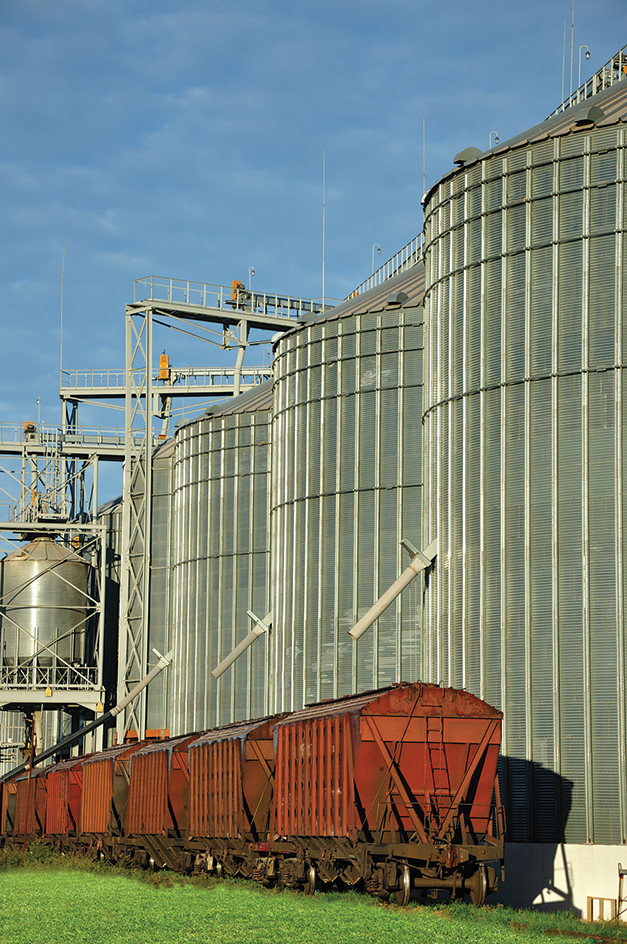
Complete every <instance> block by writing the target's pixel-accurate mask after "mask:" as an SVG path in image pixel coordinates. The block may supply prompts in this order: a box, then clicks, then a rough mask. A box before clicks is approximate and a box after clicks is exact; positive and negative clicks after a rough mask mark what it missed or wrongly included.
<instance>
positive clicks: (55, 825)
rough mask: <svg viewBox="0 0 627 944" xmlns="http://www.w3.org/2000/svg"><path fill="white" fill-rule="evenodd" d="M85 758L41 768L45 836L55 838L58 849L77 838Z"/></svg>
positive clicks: (76, 758)
mask: <svg viewBox="0 0 627 944" xmlns="http://www.w3.org/2000/svg"><path fill="white" fill-rule="evenodd" d="M85 760H86V758H85V757H72V758H71V759H70V760H67V761H64V762H62V763H60V764H56V765H55V766H54V767H53V768H52V769H50V768H46V767H44V772H46V773H47V777H46V830H45V832H46V836H51V837H55V838H56V839H57V840H58V842H59V843H60V845H61V846H63V845H65V844H67V840H68V839H69V838H73V839H75V838H76V837H77V836H78V832H79V825H80V813H81V797H82V792H83V764H84V763H85Z"/></svg>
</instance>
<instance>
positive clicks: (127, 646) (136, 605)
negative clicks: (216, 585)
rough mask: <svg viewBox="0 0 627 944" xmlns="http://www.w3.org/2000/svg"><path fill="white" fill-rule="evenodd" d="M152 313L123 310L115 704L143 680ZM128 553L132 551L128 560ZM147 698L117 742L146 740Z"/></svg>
mask: <svg viewBox="0 0 627 944" xmlns="http://www.w3.org/2000/svg"><path fill="white" fill-rule="evenodd" d="M152 314H153V312H152V309H151V308H146V309H145V310H137V309H130V308H129V306H127V309H126V397H125V411H124V420H125V422H124V433H125V436H124V441H125V451H124V486H123V492H122V495H123V502H122V567H121V583H120V639H119V650H118V701H120V700H121V699H122V698H123V697H124V696H125V695H126V694H127V693H128V691H129V690H130V689H131V688H132V687H133V685H135V684H136V683H137V682H139V680H140V679H141V678H143V676H144V675H145V674H146V671H147V669H146V666H147V662H148V651H147V650H148V631H147V629H148V605H147V601H148V599H149V596H148V591H149V588H150V496H151V467H152V463H151V461H150V460H151V446H152V416H153V398H152V370H151V368H152ZM131 548H134V549H135V550H136V553H134V554H133V557H132V558H131ZM145 703H146V696H145V692H142V694H141V695H140V696H139V697H138V698H137V699H136V700H135V701H134V702H132V703H131V704H130V705H129V706H128V708H127V711H126V712H125V713H124V712H123V713H121V714H120V715H119V716H118V740H119V741H121V740H122V739H123V737H124V733H125V731H126V730H128V729H134V730H136V731H137V734H138V735H139V737H143V736H144V734H145Z"/></svg>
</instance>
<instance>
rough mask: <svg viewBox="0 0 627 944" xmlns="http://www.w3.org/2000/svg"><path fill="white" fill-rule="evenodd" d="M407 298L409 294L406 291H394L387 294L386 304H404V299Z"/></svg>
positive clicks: (406, 299)
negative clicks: (391, 293)
mask: <svg viewBox="0 0 627 944" xmlns="http://www.w3.org/2000/svg"><path fill="white" fill-rule="evenodd" d="M408 300H409V295H408V294H407V292H394V294H393V295H389V296H388V300H387V304H388V305H404V304H405V302H406V301H408Z"/></svg>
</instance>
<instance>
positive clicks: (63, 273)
mask: <svg viewBox="0 0 627 944" xmlns="http://www.w3.org/2000/svg"><path fill="white" fill-rule="evenodd" d="M64 275H65V246H63V258H62V260H61V346H60V349H59V370H60V371H63V278H64Z"/></svg>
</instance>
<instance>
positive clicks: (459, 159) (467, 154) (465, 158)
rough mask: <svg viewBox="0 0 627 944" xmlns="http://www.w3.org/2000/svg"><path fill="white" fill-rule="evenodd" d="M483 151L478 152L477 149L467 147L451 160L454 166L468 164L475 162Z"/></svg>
mask: <svg viewBox="0 0 627 944" xmlns="http://www.w3.org/2000/svg"><path fill="white" fill-rule="evenodd" d="M482 154H483V151H480V150H479V148H474V147H467V148H464V150H463V151H460V152H459V153H458V154H456V155H455V157H454V158H453V163H454V164H459V165H460V166H461V165H463V164H470V162H471V161H476V160H477V158H478V157H481V155H482Z"/></svg>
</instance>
